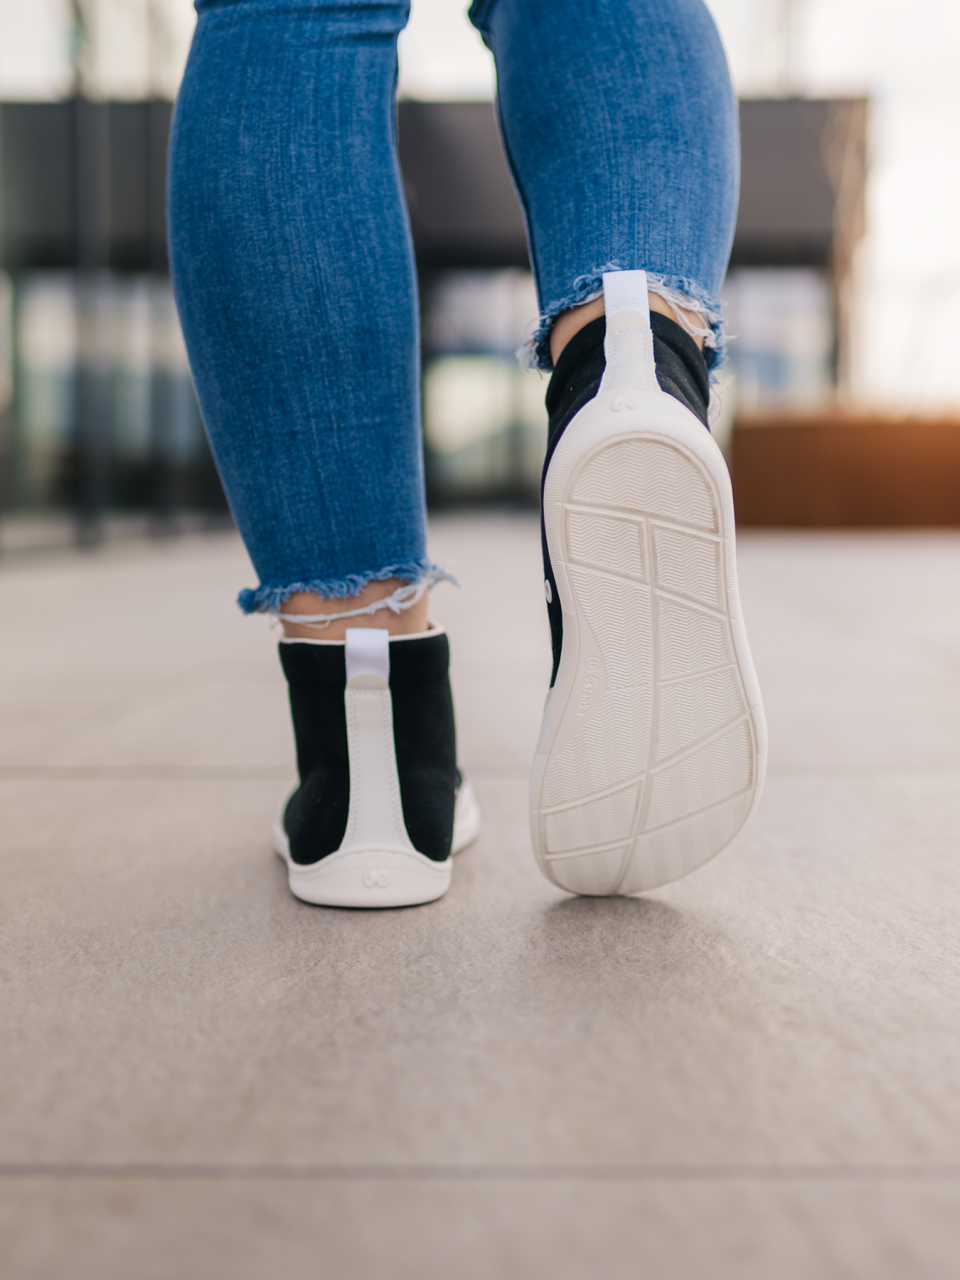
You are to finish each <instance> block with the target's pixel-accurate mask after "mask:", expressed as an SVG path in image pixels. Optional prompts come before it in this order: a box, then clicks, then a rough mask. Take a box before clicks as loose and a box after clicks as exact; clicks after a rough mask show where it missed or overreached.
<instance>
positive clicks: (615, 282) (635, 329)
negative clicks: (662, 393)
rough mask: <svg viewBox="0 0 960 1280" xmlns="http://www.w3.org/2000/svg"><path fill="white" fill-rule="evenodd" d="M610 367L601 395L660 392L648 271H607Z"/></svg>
mask: <svg viewBox="0 0 960 1280" xmlns="http://www.w3.org/2000/svg"><path fill="white" fill-rule="evenodd" d="M603 308H604V311H605V312H606V317H607V333H606V337H605V338H604V342H603V351H604V355H605V356H606V361H607V367H606V369H605V370H604V374H603V381H602V382H601V383H600V391H599V393H598V394H602V393H603V392H604V391H613V390H626V389H630V390H633V389H635V388H643V389H645V390H647V391H659V390H660V384H659V383H658V382H657V369H656V365H655V363H654V358H653V331H652V330H651V328H650V302H649V298H648V296H647V273H646V272H645V271H607V272H605V273H604V277H603Z"/></svg>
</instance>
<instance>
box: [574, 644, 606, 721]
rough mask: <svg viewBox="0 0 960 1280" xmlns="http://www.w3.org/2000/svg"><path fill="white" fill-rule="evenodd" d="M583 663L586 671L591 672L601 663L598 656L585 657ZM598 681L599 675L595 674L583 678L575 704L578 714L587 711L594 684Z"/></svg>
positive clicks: (583, 714) (581, 714) (583, 713)
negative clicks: (578, 699)
mask: <svg viewBox="0 0 960 1280" xmlns="http://www.w3.org/2000/svg"><path fill="white" fill-rule="evenodd" d="M583 665H584V667H585V669H586V670H587V671H591V672H593V671H599V670H600V667H601V665H602V664H601V662H600V659H599V658H596V657H594V658H587V660H586V662H585V663H584V664H583ZM599 682H600V677H599V676H596V675H589V676H587V678H586V679H585V680H584V682H583V685H582V687H581V690H580V702H579V704H578V706H577V715H578V716H585V715H586V714H587V712H588V711H589V710H590V699H591V698H592V696H593V690H594V688H595V686H596V685H597V684H599Z"/></svg>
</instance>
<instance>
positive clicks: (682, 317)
mask: <svg viewBox="0 0 960 1280" xmlns="http://www.w3.org/2000/svg"><path fill="white" fill-rule="evenodd" d="M647 301H648V302H649V304H650V310H651V311H656V312H657V313H658V314H659V315H662V316H666V317H667V318H668V319H669V320H677V321H679V322H680V323H683V324H685V327H686V329H687V332H688V333H689V334H690V336H691V338H693V340H694V342H695V343H696V344H697V346H698V347H699V348H700V350H701V351H702V350H703V337H702V336H701V335H700V334H698V333H696V332H695V330H696V329H697V328H698V327H699V326H700V324H701V323H702V322H701V320H700V317H699V316H698V315H697V313H696V312H695V311H687V310H686V309H685V308H683V307H677V308H676V309H674V308H673V307H671V306H670V304H669V303H668V302H665V301H664V300H663V298H661V297H660V295H659V294H657V293H650V294H648V295H647ZM603 314H604V308H603V298H594V299H593V301H592V302H584V303H582V304H581V305H580V306H579V307H571V308H570V310H569V311H561V312H560V314H559V315H558V316H557V318H556V320H555V321H554V322H553V328H552V329H551V331H550V357H551V359H552V360H553V363H554V366H556V363H557V361H558V360H559V359H560V353H561V352H562V351H563V349H564V347H565V346H566V345H567V343H568V342H569V341H570V339H571V338H572V337H573V335H574V334H575V333H579V332H580V330H581V329H582V328H583V327H584V326H585V325H588V324H589V323H590V321H591V320H596V319H597V317H598V316H602V315H603Z"/></svg>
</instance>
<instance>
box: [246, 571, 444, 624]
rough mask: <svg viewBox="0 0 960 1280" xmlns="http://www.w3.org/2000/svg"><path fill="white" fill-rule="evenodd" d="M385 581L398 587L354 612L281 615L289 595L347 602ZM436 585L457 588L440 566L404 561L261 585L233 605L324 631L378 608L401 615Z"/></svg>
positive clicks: (375, 611) (248, 611) (350, 610)
mask: <svg viewBox="0 0 960 1280" xmlns="http://www.w3.org/2000/svg"><path fill="white" fill-rule="evenodd" d="M388 578H400V579H401V585H400V586H399V587H397V589H396V590H395V591H394V592H392V594H391V595H389V596H386V597H384V598H383V599H382V600H375V601H374V602H373V604H370V605H365V606H363V607H362V608H358V609H347V610H343V611H341V612H338V613H317V614H311V613H308V614H293V613H291V614H288V613H284V612H283V605H284V603H285V602H286V601H287V600H289V599H290V597H291V596H294V595H298V594H300V593H301V592H310V593H312V594H314V595H318V596H320V597H321V598H322V599H326V600H347V599H349V598H350V596H355V595H359V594H360V592H361V591H363V589H364V588H365V587H367V586H369V585H370V583H371V582H383V581H385V580H387V579H388ZM438 582H452V583H453V584H454V586H459V583H458V582H457V580H456V578H455V577H454V576H453V574H452V573H450V572H449V571H448V570H447V569H445V568H443V566H442V565H436V564H430V563H428V562H427V561H422V560H421V561H408V562H407V563H406V564H394V565H387V566H386V567H385V568H383V569H379V570H371V571H369V572H367V573H362V574H360V573H351V574H347V575H346V576H345V577H343V578H335V579H320V578H309V579H305V580H304V581H302V582H291V583H287V584H285V585H284V586H270V585H261V586H260V587H258V588H256V590H252V589H247V590H245V591H241V592H240V595H239V596H238V597H237V603H238V604H239V606H240V608H241V609H242V610H243V612H244V613H270V614H272V615H273V616H274V618H277V619H279V620H280V621H282V622H295V623H297V624H298V625H300V626H306V627H315V628H316V629H317V630H318V631H322V630H324V629H325V628H326V627H328V626H329V625H330V623H331V622H334V621H342V619H344V618H359V617H362V616H366V615H369V614H372V613H377V612H379V611H380V610H381V609H389V610H390V612H391V613H403V612H405V611H406V610H407V609H410V608H412V607H413V605H414V604H416V602H417V601H418V600H419V599H420V598H421V597H422V596H423V594H424V592H425V591H429V590H430V588H431V587H433V586H435V585H436V584H437V583H438Z"/></svg>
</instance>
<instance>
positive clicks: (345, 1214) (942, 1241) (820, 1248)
mask: <svg viewBox="0 0 960 1280" xmlns="http://www.w3.org/2000/svg"><path fill="white" fill-rule="evenodd" d="M958 1218H960V1188H958V1186H957V1185H956V1184H955V1183H953V1184H948V1185H945V1186H936V1185H924V1184H921V1185H911V1184H910V1183H909V1182H908V1181H906V1182H904V1181H900V1182H897V1181H894V1182H892V1183H890V1184H880V1185H877V1184H875V1183H874V1184H871V1183H870V1182H869V1181H857V1180H856V1179H852V1180H845V1181H842V1182H839V1183H835V1182H827V1183H826V1184H818V1183H813V1184H812V1185H811V1184H804V1183H802V1182H801V1183H799V1184H798V1183H794V1182H786V1183H773V1184H770V1183H762V1182H761V1183H758V1182H750V1181H747V1182H742V1183H738V1182H735V1181H734V1182H733V1183H732V1184H721V1185H716V1184H703V1183H691V1182H689V1181H684V1180H670V1179H669V1177H668V1178H666V1179H664V1180H663V1181H661V1182H640V1183H622V1182H610V1181H604V1180H600V1181H577V1180H564V1181H560V1182H550V1181H547V1182H510V1181H497V1182H493V1183H490V1182H487V1181H467V1182H461V1181H450V1180H427V1181H424V1182H413V1183H410V1182H400V1183H398V1182H392V1181H382V1180H380V1181H378V1180H376V1179H372V1180H368V1181H363V1182H346V1183H345V1182H342V1181H339V1182H338V1181H335V1180H332V1181H331V1180H324V1181H319V1182H317V1181H312V1180H307V1181H302V1180H299V1181H298V1180H293V1181H290V1180H287V1181H284V1180H279V1181H272V1182H271V1181H267V1180H256V1179H254V1180H251V1181H249V1182H239V1183H238V1182H230V1181H209V1180H204V1179H202V1178H201V1179H198V1178H186V1179H183V1180H180V1181H175V1180H158V1179H149V1178H137V1179H119V1178H117V1179H104V1180H97V1181H94V1182H91V1181H90V1180H79V1181H78V1180H70V1181H65V1180H61V1181H54V1180H48V1179H36V1178H34V1179H29V1180H26V1179H25V1180H22V1181H21V1182H20V1183H19V1184H14V1185H9V1184H8V1185H6V1186H4V1185H0V1265H3V1266H4V1273H5V1275H7V1276H16V1277H17V1280H61V1277H62V1276H64V1275H65V1274H69V1276H70V1277H71V1280H128V1277H130V1276H136V1277H137V1280H169V1277H171V1276H176V1277H178V1280H209V1278H210V1277H211V1276H230V1277H231V1280H273V1278H274V1277H275V1276H278V1275H282V1276H284V1277H285V1280H308V1278H309V1280H448V1278H449V1277H451V1276H456V1277H458V1278H459V1280H491V1277H503V1278H504V1280H513V1278H515V1277H516V1278H517V1280H519V1278H520V1277H531V1276H550V1277H552V1278H553V1280H594V1278H595V1277H598V1276H602V1277H603V1278H604V1280H635V1278H636V1277H637V1276H642V1277H644V1280H678V1277H682V1280H771V1278H773V1277H775V1278H776V1280H814V1278H815V1280H904V1277H910V1280H952V1278H953V1277H954V1276H955V1275H956V1258H957V1245H958V1228H957V1221H958ZM66 1260H69V1267H68V1269H67V1270H65V1268H64V1264H65V1261H66Z"/></svg>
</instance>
